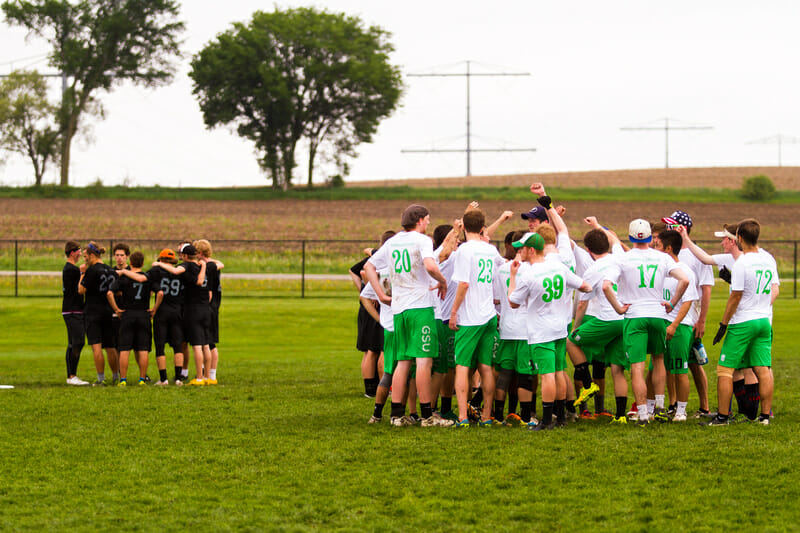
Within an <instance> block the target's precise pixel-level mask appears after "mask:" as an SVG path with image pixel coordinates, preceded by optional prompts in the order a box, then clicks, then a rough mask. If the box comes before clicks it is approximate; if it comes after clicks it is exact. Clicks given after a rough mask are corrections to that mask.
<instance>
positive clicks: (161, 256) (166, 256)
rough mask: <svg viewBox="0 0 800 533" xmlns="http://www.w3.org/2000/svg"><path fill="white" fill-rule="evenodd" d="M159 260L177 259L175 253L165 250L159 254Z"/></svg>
mask: <svg viewBox="0 0 800 533" xmlns="http://www.w3.org/2000/svg"><path fill="white" fill-rule="evenodd" d="M158 258H159V259H175V252H173V251H172V250H170V249H169V248H164V249H163V250H161V251H160V252H159V253H158Z"/></svg>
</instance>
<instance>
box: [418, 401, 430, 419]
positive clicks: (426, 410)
mask: <svg viewBox="0 0 800 533" xmlns="http://www.w3.org/2000/svg"><path fill="white" fill-rule="evenodd" d="M419 410H420V411H421V413H420V414H421V415H422V418H430V417H431V416H433V409H432V408H431V402H425V403H422V402H419Z"/></svg>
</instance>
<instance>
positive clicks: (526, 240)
mask: <svg viewBox="0 0 800 533" xmlns="http://www.w3.org/2000/svg"><path fill="white" fill-rule="evenodd" d="M511 246H513V247H514V248H522V247H523V246H527V247H528V248H533V249H535V250H544V237H542V236H541V235H539V234H538V233H536V232H531V231H529V232H528V233H526V234H525V235H523V236H522V238H521V239H520V240H518V241H514V242H512V243H511Z"/></svg>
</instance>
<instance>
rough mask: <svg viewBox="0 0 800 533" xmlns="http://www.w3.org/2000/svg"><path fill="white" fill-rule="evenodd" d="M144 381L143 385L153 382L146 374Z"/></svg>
mask: <svg viewBox="0 0 800 533" xmlns="http://www.w3.org/2000/svg"><path fill="white" fill-rule="evenodd" d="M144 381H145V383H150V382H151V381H153V380H152V379H150V376H148V375H147V374H145V375H144Z"/></svg>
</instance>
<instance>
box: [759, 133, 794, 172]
mask: <svg viewBox="0 0 800 533" xmlns="http://www.w3.org/2000/svg"><path fill="white" fill-rule="evenodd" d="M798 143H800V139H798V138H797V137H791V136H789V135H783V134H782V133H778V134H777V135H771V136H770V137H764V138H763V139H756V140H755V141H750V142H748V143H746V144H777V145H778V166H779V167H781V166H783V161H782V156H781V147H782V146H783V145H784V144H798Z"/></svg>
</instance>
